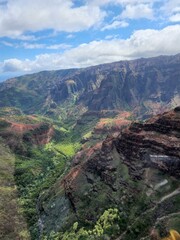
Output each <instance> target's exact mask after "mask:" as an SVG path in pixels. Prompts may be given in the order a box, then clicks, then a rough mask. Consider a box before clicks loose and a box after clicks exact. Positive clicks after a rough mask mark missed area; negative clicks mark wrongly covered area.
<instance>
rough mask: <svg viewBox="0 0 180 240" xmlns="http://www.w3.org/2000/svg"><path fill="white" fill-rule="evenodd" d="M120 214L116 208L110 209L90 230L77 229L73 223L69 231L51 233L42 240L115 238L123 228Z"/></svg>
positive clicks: (76, 224) (77, 226) (77, 225)
mask: <svg viewBox="0 0 180 240" xmlns="http://www.w3.org/2000/svg"><path fill="white" fill-rule="evenodd" d="M123 221H124V220H123V217H122V214H120V213H119V211H118V209H117V208H110V209H107V210H105V211H104V213H103V214H102V215H101V216H100V218H99V219H98V221H97V222H96V223H95V225H94V227H93V228H92V229H85V228H84V227H79V224H78V222H75V223H74V224H73V226H72V227H71V229H70V230H69V231H66V232H65V233H61V232H59V233H54V232H51V233H50V236H49V237H44V238H43V240H46V239H48V240H69V239H71V240H88V239H92V240H93V239H94V240H95V239H97V240H98V239H99V240H100V239H110V238H112V237H115V236H117V234H118V232H119V231H120V228H121V227H122V228H123V227H124V226H123V225H124V223H123Z"/></svg>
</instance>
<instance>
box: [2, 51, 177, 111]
mask: <svg viewBox="0 0 180 240" xmlns="http://www.w3.org/2000/svg"><path fill="white" fill-rule="evenodd" d="M179 76H180V54H177V55H175V56H160V57H155V58H147V59H145V58H142V59H138V60H132V61H120V62H115V63H110V64H103V65H99V66H95V67H89V68H84V69H70V70H59V71H44V72H40V73H36V74H30V75H25V76H22V77H17V78H12V79H10V80H7V81H5V82H3V83H1V84H0V106H1V107H4V106H11V107H12V106H13V107H18V108H20V109H21V110H23V112H25V113H28V114H30V113H41V114H42V113H43V114H57V113H58V114H59V113H61V110H62V109H61V106H62V104H64V103H65V104H66V105H67V104H69V103H70V102H71V103H72V105H73V106H81V108H82V109H83V108H84V109H86V110H89V111H100V110H112V109H119V110H128V109H130V110H134V109H135V112H136V113H137V114H138V115H143V114H145V113H149V112H150V113H152V112H157V111H159V110H162V109H163V107H164V106H167V105H168V107H172V106H174V105H177V103H178V102H179V100H180V97H179V93H180V77H179Z"/></svg>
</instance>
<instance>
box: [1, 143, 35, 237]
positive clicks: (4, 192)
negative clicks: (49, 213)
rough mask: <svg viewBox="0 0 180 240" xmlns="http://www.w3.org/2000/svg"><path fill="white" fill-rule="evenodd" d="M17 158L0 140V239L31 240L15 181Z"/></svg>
mask: <svg viewBox="0 0 180 240" xmlns="http://www.w3.org/2000/svg"><path fill="white" fill-rule="evenodd" d="M14 167H15V157H14V155H13V154H12V153H11V152H10V150H9V149H8V147H7V146H5V145H4V144H3V143H2V141H1V140H0V239H3V240H10V239H23V240H26V239H30V237H29V234H28V230H27V225H26V221H25V218H24V217H23V214H22V209H21V207H20V205H19V202H18V195H17V189H16V185H15V181H14Z"/></svg>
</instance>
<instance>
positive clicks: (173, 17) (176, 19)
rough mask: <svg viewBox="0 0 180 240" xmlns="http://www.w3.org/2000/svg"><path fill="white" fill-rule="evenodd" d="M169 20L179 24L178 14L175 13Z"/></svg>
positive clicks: (179, 17) (179, 16)
mask: <svg viewBox="0 0 180 240" xmlns="http://www.w3.org/2000/svg"><path fill="white" fill-rule="evenodd" d="M169 20H170V21H171V22H180V13H176V14H174V15H172V16H171V17H170V18H169Z"/></svg>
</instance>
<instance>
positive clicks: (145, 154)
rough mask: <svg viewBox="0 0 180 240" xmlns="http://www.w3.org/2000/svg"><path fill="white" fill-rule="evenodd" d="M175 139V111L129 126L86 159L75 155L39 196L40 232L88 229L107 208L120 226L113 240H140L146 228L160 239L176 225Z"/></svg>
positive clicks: (179, 147)
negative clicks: (84, 226) (81, 226)
mask: <svg viewBox="0 0 180 240" xmlns="http://www.w3.org/2000/svg"><path fill="white" fill-rule="evenodd" d="M179 137H180V108H179V107H177V108H176V109H174V110H173V111H170V112H166V113H164V114H162V115H158V116H157V117H154V118H152V119H150V120H148V121H147V122H145V123H133V124H132V125H131V126H130V127H129V128H127V129H125V130H122V132H121V133H120V134H119V136H118V137H108V138H107V139H106V140H105V141H104V142H103V143H102V145H98V146H95V147H94V148H92V149H89V151H87V152H86V155H85V154H84V155H83V154H82V153H78V154H77V155H76V157H75V159H74V161H73V167H72V169H71V170H70V172H69V173H68V174H67V175H66V176H65V177H64V178H63V180H61V181H59V182H57V183H56V184H55V186H54V187H52V189H51V190H50V192H49V193H48V194H49V195H48V194H47V195H46V196H42V202H41V219H43V224H44V229H45V231H49V230H52V229H54V230H56V231H57V230H60V229H62V227H64V226H65V225H66V226H67V225H68V224H70V223H72V222H73V221H79V222H81V223H83V224H84V223H86V224H87V225H88V224H92V223H93V222H95V221H96V219H97V218H98V216H99V215H100V214H102V212H103V211H104V210H105V209H107V208H109V207H113V206H116V207H118V209H119V210H120V211H121V212H122V215H123V216H124V221H125V225H126V226H125V227H123V228H122V229H120V231H119V238H118V239H141V237H142V239H144V238H143V237H145V236H147V235H148V234H149V232H150V229H152V228H155V229H156V228H157V229H159V231H160V233H161V234H162V233H165V232H166V230H167V231H168V229H169V228H175V229H176V228H177V224H175V223H177V222H178V221H179V219H180V214H179V197H180V186H179V178H180V139H179ZM47 199H48V200H47ZM62 202H63V206H64V207H63V208H62V206H61V203H62ZM50 206H51V207H50ZM55 209H56V211H55ZM142 226H143V227H142ZM162 226H163V227H162ZM177 230H178V229H177Z"/></svg>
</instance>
